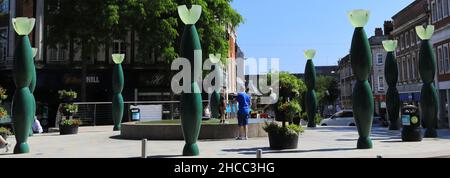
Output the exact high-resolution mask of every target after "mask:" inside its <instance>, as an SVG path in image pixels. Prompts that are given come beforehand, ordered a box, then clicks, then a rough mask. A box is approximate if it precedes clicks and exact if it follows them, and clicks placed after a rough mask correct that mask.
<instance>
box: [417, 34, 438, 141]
mask: <svg viewBox="0 0 450 178" xmlns="http://www.w3.org/2000/svg"><path fill="white" fill-rule="evenodd" d="M416 32H417V35H418V36H419V38H420V39H421V40H422V43H421V47H420V54H419V71H420V76H421V77H422V81H423V86H422V93H421V97H420V98H421V101H420V107H421V113H422V118H423V120H424V121H425V127H426V130H425V135H424V137H425V138H436V137H437V136H438V134H437V131H436V128H437V122H438V119H437V113H438V106H439V99H438V96H437V93H436V87H435V86H434V77H435V76H436V58H435V55H434V53H433V48H432V46H431V44H430V39H431V37H432V36H433V33H434V26H432V25H429V26H427V28H426V29H425V28H424V27H423V26H417V27H416Z"/></svg>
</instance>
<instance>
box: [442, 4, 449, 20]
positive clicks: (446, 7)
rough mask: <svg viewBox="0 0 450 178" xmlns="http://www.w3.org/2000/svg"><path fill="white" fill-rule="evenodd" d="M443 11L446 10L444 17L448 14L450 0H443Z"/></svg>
mask: <svg viewBox="0 0 450 178" xmlns="http://www.w3.org/2000/svg"><path fill="white" fill-rule="evenodd" d="M442 11H443V12H444V17H447V16H448V0H443V2H442Z"/></svg>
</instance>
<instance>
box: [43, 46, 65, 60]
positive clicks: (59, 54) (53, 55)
mask: <svg viewBox="0 0 450 178" xmlns="http://www.w3.org/2000/svg"><path fill="white" fill-rule="evenodd" d="M48 55H49V58H48V59H49V62H62V61H65V60H68V50H67V49H66V48H64V47H63V46H62V45H60V44H58V45H56V47H55V48H49V50H48Z"/></svg>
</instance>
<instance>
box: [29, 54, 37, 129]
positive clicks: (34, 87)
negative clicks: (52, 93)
mask: <svg viewBox="0 0 450 178" xmlns="http://www.w3.org/2000/svg"><path fill="white" fill-rule="evenodd" d="M31 50H32V53H33V59H34V58H35V57H36V55H37V48H31ZM36 78H37V76H36V67H35V66H34V60H33V73H32V74H31V83H30V86H29V88H30V92H31V96H32V97H33V98H32V100H33V118H32V119H31V123H32V124H31V127H30V133H29V134H28V135H29V136H33V122H34V116H36V99H35V98H34V94H33V93H34V90H35V89H36Z"/></svg>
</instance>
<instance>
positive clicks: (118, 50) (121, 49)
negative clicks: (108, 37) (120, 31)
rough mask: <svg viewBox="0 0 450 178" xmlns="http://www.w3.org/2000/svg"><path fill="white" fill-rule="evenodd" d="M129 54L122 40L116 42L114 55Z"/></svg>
mask: <svg viewBox="0 0 450 178" xmlns="http://www.w3.org/2000/svg"><path fill="white" fill-rule="evenodd" d="M126 52H127V47H126V45H125V42H123V41H122V40H114V48H113V53H114V54H125V53H126Z"/></svg>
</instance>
